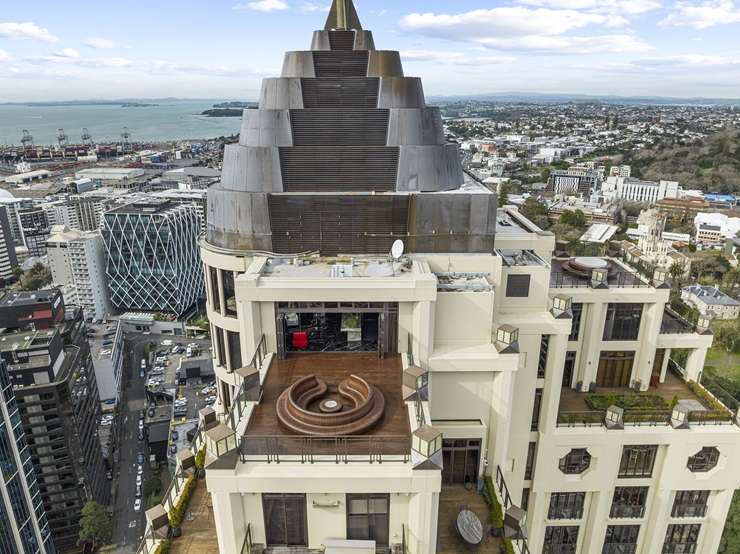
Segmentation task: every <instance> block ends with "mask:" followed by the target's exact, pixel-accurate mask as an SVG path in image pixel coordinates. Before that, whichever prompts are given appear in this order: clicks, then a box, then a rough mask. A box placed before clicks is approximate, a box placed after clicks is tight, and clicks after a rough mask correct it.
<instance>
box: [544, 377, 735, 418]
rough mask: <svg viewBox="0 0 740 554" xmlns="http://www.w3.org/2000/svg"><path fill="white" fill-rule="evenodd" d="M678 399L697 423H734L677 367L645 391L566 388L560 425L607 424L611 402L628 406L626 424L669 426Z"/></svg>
mask: <svg viewBox="0 0 740 554" xmlns="http://www.w3.org/2000/svg"><path fill="white" fill-rule="evenodd" d="M674 400H678V402H679V405H680V406H682V407H684V408H685V409H686V411H688V412H689V421H690V423H691V424H692V425H693V424H696V425H732V424H733V414H732V412H731V411H730V410H729V409H728V408H726V407H725V406H724V405H723V404H722V403H720V402H719V401H718V400H716V399H715V398H714V397H713V396H712V395H711V394H710V393H709V392H708V391H707V390H706V389H705V388H704V387H702V386H701V385H700V384H699V383H695V382H689V381H684V380H683V378H682V377H680V376H679V375H677V374H675V373H674V372H673V371H668V372H667V373H666V378H665V382H663V383H660V384H659V385H658V386H657V387H651V388H650V389H649V390H647V391H644V392H635V391H633V390H632V389H630V388H626V387H622V388H607V387H599V388H598V389H597V391H596V393H593V394H592V393H586V392H577V391H576V390H574V389H571V388H563V389H562V390H561V393H560V408H559V411H558V427H602V426H605V416H606V409H607V408H608V407H609V406H610V405H617V406H619V407H621V408H624V425H625V426H647V427H658V426H669V425H670V423H671V414H672V408H673V406H672V405H673V402H674Z"/></svg>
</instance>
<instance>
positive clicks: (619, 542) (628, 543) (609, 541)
mask: <svg viewBox="0 0 740 554" xmlns="http://www.w3.org/2000/svg"><path fill="white" fill-rule="evenodd" d="M639 535H640V526H639V525H609V526H608V527H607V528H606V538H605V539H604V548H603V550H602V551H601V553H602V554H635V552H636V551H637V537H638V536H639Z"/></svg>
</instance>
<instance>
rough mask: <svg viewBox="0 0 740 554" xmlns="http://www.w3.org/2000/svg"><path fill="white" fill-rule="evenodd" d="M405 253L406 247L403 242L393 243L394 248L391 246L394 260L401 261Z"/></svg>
mask: <svg viewBox="0 0 740 554" xmlns="http://www.w3.org/2000/svg"><path fill="white" fill-rule="evenodd" d="M403 251H404V245H403V241H402V240H397V241H395V242H394V243H393V246H391V257H392V258H393V259H394V260H400V259H401V256H403Z"/></svg>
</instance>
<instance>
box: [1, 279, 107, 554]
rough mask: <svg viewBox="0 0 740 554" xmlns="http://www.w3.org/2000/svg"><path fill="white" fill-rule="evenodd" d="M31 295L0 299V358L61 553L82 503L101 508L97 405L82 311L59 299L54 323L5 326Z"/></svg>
mask: <svg viewBox="0 0 740 554" xmlns="http://www.w3.org/2000/svg"><path fill="white" fill-rule="evenodd" d="M40 292H41V293H45V292H48V291H40ZM35 296H36V294H35V293H16V295H15V296H14V297H13V299H12V300H13V301H12V302H6V301H5V300H6V298H3V300H2V302H1V303H0V319H2V320H3V322H4V323H8V325H7V326H4V327H6V330H5V332H4V333H2V334H0V358H2V360H3V362H4V363H5V364H7V369H8V375H9V378H10V383H11V385H12V387H13V390H14V393H15V398H16V401H17V404H18V410H19V413H20V416H21V420H22V422H23V429H24V432H25V435H26V439H27V441H28V445H29V450H30V455H31V460H32V461H33V467H34V469H35V474H36V479H37V482H38V487H39V491H40V494H41V499H42V501H43V505H44V509H45V511H46V516H47V518H48V522H49V526H50V529H51V535H52V538H53V540H54V544H55V546H56V548H57V549H58V550H64V549H66V548H70V547H74V546H76V544H77V539H78V535H79V519H80V513H81V511H82V508H83V506H84V505H85V503H86V502H87V501H88V500H91V499H94V500H96V501H98V502H99V503H101V504H103V505H106V504H107V502H108V498H109V495H110V488H109V486H108V481H107V480H106V478H105V466H104V463H103V458H102V453H101V448H100V443H99V441H98V437H97V434H96V429H97V427H98V425H99V423H100V402H99V400H98V390H97V384H96V380H95V372H94V370H93V365H92V359H91V357H90V350H89V347H88V344H87V338H86V333H85V322H84V320H83V319H82V311H81V310H80V309H79V308H76V307H67V306H64V303H63V302H61V303H59V304H58V305H57V306H56V308H55V309H56V310H58V312H57V313H58V314H61V320H60V321H59V322H58V323H57V324H56V325H54V326H49V327H48V328H46V329H45V330H33V329H32V326H33V324H32V323H29V321H28V318H27V317H21V318H19V319H18V320H17V321H16V322H15V324H12V321H13V319H14V314H20V315H22V314H23V311H22V310H20V309H19V308H22V307H30V306H35V305H39V303H38V299H37V298H34V297H35ZM49 296H50V297H51V296H53V295H51V294H50V295H49ZM57 298H59V297H57ZM24 300H25V301H24ZM42 304H43V303H42Z"/></svg>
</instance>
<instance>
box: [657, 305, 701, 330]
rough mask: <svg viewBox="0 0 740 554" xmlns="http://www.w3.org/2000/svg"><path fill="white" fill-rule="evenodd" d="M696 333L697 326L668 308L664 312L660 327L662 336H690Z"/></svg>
mask: <svg viewBox="0 0 740 554" xmlns="http://www.w3.org/2000/svg"><path fill="white" fill-rule="evenodd" d="M695 331H696V325H694V324H693V323H691V322H690V321H688V320H687V319H685V318H683V317H681V316H680V315H678V314H677V313H676V312H674V311H673V310H670V309H668V308H666V309H665V311H664V312H663V321H662V322H661V325H660V334H661V335H689V334H692V333H694V332H695Z"/></svg>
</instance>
